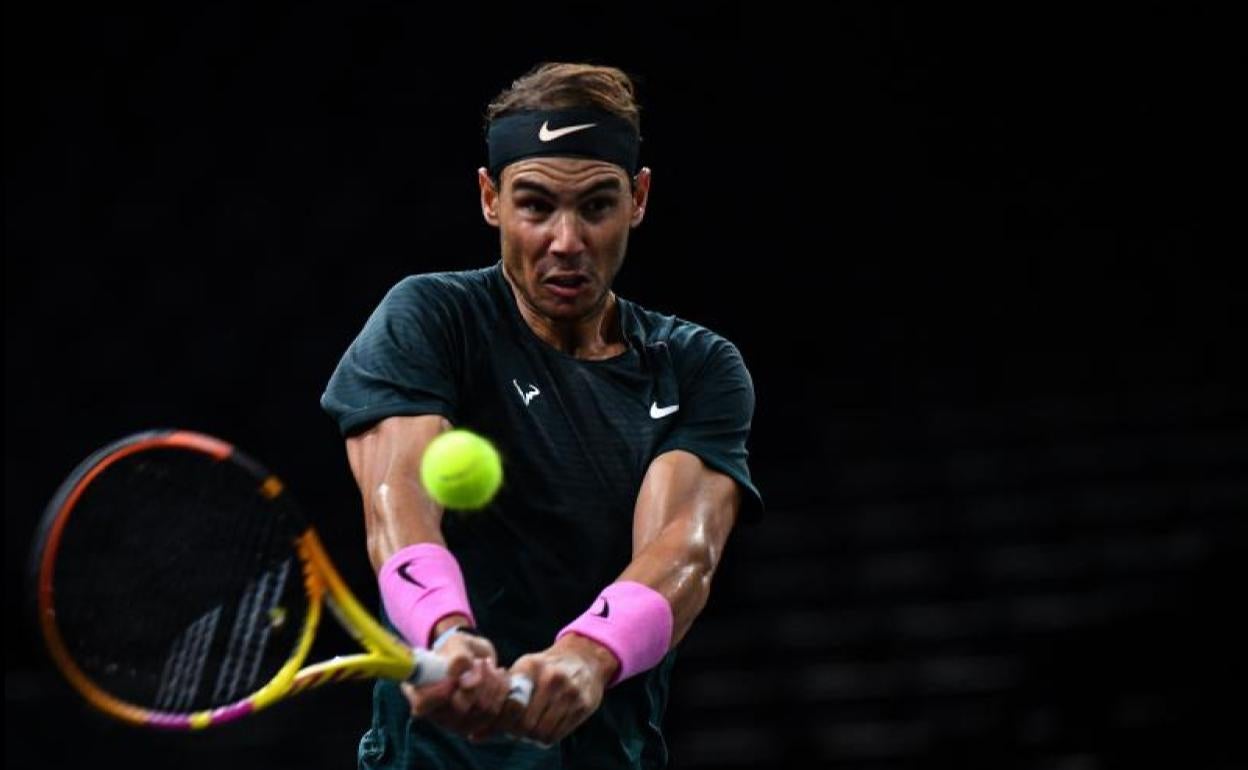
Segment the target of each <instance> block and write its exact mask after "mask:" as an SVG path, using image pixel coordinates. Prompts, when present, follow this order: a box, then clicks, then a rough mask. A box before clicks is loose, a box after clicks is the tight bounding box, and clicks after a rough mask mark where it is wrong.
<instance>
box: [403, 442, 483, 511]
mask: <svg viewBox="0 0 1248 770" xmlns="http://www.w3.org/2000/svg"><path fill="white" fill-rule="evenodd" d="M420 480H421V482H422V483H423V484H424V485H425V489H426V491H428V492H429V496H430V497H432V498H433V499H434V500H435V501H436V502H438V503H440V504H441V505H442V506H444V507H446V508H453V509H455V510H458V511H475V510H477V509H479V508H484V507H485V506H486V505H488V504H489V502H490V501H491V500H493V499H494V495H495V494H497V492H498V488H499V487H500V486H501V485H502V483H503V463H502V460H501V459H499V456H498V450H496V449H495V448H494V445H493V444H491V443H490V442H489V441H486V440H485V439H484V438H482V437H481V436H478V435H477V434H476V433H473V432H472V431H468V430H463V429H458V430H450V431H447V432H446V433H442V434H440V435H439V436H438V437H437V438H435V439H434V440H433V441H430V442H429V446H427V447H426V448H425V454H424V457H422V458H421V459H420Z"/></svg>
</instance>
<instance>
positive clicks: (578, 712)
mask: <svg viewBox="0 0 1248 770" xmlns="http://www.w3.org/2000/svg"><path fill="white" fill-rule="evenodd" d="M588 717H589V712H588V711H586V710H585V709H584V708H583V707H582V706H581V704H580V703H579V702H578V703H577V704H576V705H575V706H574V707H572V708H569V709H568V710H567V712H566V713H565V714H564V717H563V719H562V720H560V721H559V723H558V724H556V725H555V727H554V730H553V731H552V732H551V735H550V743H558V742H559V741H561V740H563V739H564V738H566V737H568V736H569V735H570V734H571V733H572V731H573V730H575V729H576V728H578V727H580V726H581V723H583V722H584V721H585V720H586V719H587V718H588Z"/></svg>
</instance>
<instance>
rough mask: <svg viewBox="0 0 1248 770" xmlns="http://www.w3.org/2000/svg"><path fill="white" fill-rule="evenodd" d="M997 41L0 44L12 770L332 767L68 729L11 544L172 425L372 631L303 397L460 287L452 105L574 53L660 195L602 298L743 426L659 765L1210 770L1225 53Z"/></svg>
mask: <svg viewBox="0 0 1248 770" xmlns="http://www.w3.org/2000/svg"><path fill="white" fill-rule="evenodd" d="M1010 5H1011V8H1012V10H1011V11H1009V12H1008V13H1005V12H1002V11H999V10H998V11H992V12H987V13H985V12H983V11H980V10H975V11H972V10H969V9H961V10H953V11H950V10H948V9H945V8H938V7H935V6H933V5H932V4H918V3H916V4H908V5H893V4H890V5H883V4H873V3H858V4H835V5H833V6H829V7H827V8H825V9H823V10H820V11H815V10H808V11H805V12H802V13H797V12H795V11H791V10H786V9H783V8H780V7H779V6H776V5H775V4H761V5H753V6H750V7H748V8H742V7H736V6H733V5H731V4H726V5H714V6H712V5H707V4H681V5H680V7H679V8H675V7H673V8H660V7H659V6H638V5H636V4H612V5H611V7H596V6H590V5H581V4H572V3H551V4H516V5H512V6H507V7H506V8H505V9H504V8H485V7H478V6H477V5H476V4H465V7H464V8H462V9H458V10H449V11H448V10H445V9H443V10H436V11H434V10H430V9H429V8H426V7H421V6H417V5H415V4H412V5H405V4H342V5H340V6H336V7H329V6H304V5H272V4H264V5H263V6H262V7H254V8H253V7H251V6H250V5H240V6H219V5H213V6H203V7H200V6H191V7H184V6H182V5H177V6H166V7H165V8H164V9H163V10H153V11H149V12H144V13H137V12H136V13H122V12H119V11H114V10H111V9H108V10H104V9H100V8H95V9H91V10H82V9H77V10H73V11H70V10H69V9H67V8H64V9H63V8H59V7H50V6H47V5H35V4H27V5H24V6H22V7H21V9H20V10H15V9H8V10H6V14H5V25H4V26H5V32H4V35H5V106H6V114H7V117H6V141H5V288H4V291H5V295H4V296H5V390H6V398H5V492H4V499H5V512H6V517H5V522H6V523H5V590H6V610H7V611H8V612H7V615H8V618H9V623H8V635H7V638H8V646H7V648H6V658H5V661H6V663H5V739H6V740H5V743H6V748H5V756H6V765H11V766H13V767H35V766H40V767H69V766H78V765H80V764H82V763H85V762H94V761H105V760H107V761H108V762H110V763H116V766H119V767H120V766H125V767H132V768H138V767H167V766H170V765H171V764H173V763H174V762H177V763H179V764H181V765H182V766H184V767H187V768H192V767H221V766H224V765H227V764H229V765H230V766H233V767H236V768H240V770H241V768H252V767H257V768H259V767H327V768H328V767H345V766H353V759H352V757H353V751H354V744H355V741H356V739H357V738H358V735H359V733H360V731H361V729H362V726H363V725H364V723H365V720H366V717H367V712H368V690H367V687H366V686H364V685H354V686H350V685H349V686H343V687H339V688H330V689H328V690H324V691H320V692H317V693H315V694H311V695H308V696H306V697H304V698H302V699H298V700H295V701H292V702H290V703H285V704H282V705H281V706H280V707H279V708H276V709H274V710H273V711H271V712H267V713H265V714H263V715H257V716H256V717H254V718H251V719H249V720H244V721H243V722H240V723H238V724H235V725H230V726H226V727H224V728H221V729H220V730H214V731H211V732H209V733H208V734H206V735H194V736H180V735H179V736H172V735H151V734H148V733H144V732H139V731H135V730H132V729H130V728H126V727H123V726H119V725H115V724H113V723H111V722H109V721H107V720H106V719H104V718H101V717H98V716H96V715H95V714H93V713H90V712H89V711H88V710H87V709H86V708H85V707H84V706H82V705H81V704H80V703H79V702H78V700H77V699H76V698H75V697H74V696H73V694H72V692H71V691H70V690H69V688H68V686H67V685H65V684H64V683H63V682H62V681H61V680H60V679H59V678H58V677H57V676H56V675H55V674H54V672H53V671H52V670H51V667H50V664H49V663H48V661H47V659H46V657H45V656H44V654H43V652H42V649H41V646H40V644H39V642H38V640H37V634H36V632H35V631H34V630H33V628H32V626H31V623H30V620H29V617H28V615H27V614H24V613H25V612H26V610H27V608H26V607H25V604H24V602H25V596H26V592H27V589H26V584H25V583H24V570H25V562H26V557H27V551H28V548H29V543H30V539H31V535H32V533H33V531H34V527H35V525H36V522H37V520H38V517H39V515H40V512H41V509H42V507H43V505H44V504H45V502H46V500H47V499H48V497H49V496H50V495H51V493H52V492H53V491H54V490H55V488H56V485H57V484H58V482H59V481H60V479H61V478H62V477H63V476H64V475H65V474H66V473H67V472H68V471H69V470H70V469H71V468H72V467H73V466H74V465H75V464H76V463H77V462H78V461H79V460H80V459H81V458H82V457H84V456H85V455H86V454H88V453H89V452H91V451H92V450H94V449H95V448H96V447H98V446H99V445H101V444H104V443H106V442H108V441H110V440H112V439H114V438H117V437H119V436H121V435H124V434H126V433H129V432H132V431H135V430H139V429H145V428H152V427H183V428H190V429H196V430H201V431H205V432H208V433H212V434H216V435H220V436H223V437H225V438H227V439H229V440H231V441H233V442H235V443H237V444H238V445H240V446H242V447H244V448H245V449H247V450H248V451H249V452H251V453H252V454H254V455H255V456H257V457H258V458H260V459H262V460H263V461H264V462H266V463H267V464H268V465H270V466H271V467H272V468H273V469H274V470H275V471H277V472H278V473H279V474H281V475H282V476H283V477H284V478H285V479H286V481H287V483H288V485H289V486H290V487H291V488H292V489H293V490H294V491H295V494H296V496H297V497H298V498H299V499H300V500H301V501H302V502H303V504H304V506H305V507H306V508H307V509H308V511H309V513H310V516H311V518H312V519H313V520H314V522H315V524H316V525H317V526H318V528H319V529H320V530H321V531H322V533H323V535H324V536H325V539H326V541H327V542H328V543H329V547H330V550H331V553H332V554H333V557H334V559H335V561H337V562H338V564H339V566H340V567H341V568H342V569H343V571H344V573H345V575H346V577H347V579H348V582H349V583H351V584H352V585H354V586H356V587H357V588H358V589H359V592H360V593H361V595H362V596H364V597H365V598H366V601H369V602H371V601H372V599H371V598H370V597H371V596H372V594H371V593H370V586H371V576H370V573H369V570H368V566H367V563H366V560H365V557H364V549H363V547H362V546H363V540H362V537H363V526H362V520H361V516H360V512H359V504H358V500H357V495H356V492H355V489H354V485H353V483H352V482H351V479H350V476H349V473H348V471H347V467H346V462H345V458H344V455H343V451H342V445H341V441H340V439H339V437H338V436H337V434H336V432H335V430H334V427H333V425H332V424H331V422H330V421H329V419H328V418H326V417H325V416H324V415H323V414H322V413H321V412H320V410H319V408H318V405H317V401H318V398H319V396H320V393H321V390H322V388H323V386H324V383H325V381H326V379H327V377H328V375H329V373H330V372H331V371H332V369H333V367H334V365H335V363H336V362H337V359H338V357H339V356H340V355H341V353H342V351H343V350H344V349H345V347H346V345H347V344H348V343H349V342H350V340H351V339H352V338H353V337H354V335H355V334H356V332H357V331H358V330H359V328H360V326H361V325H362V323H363V321H364V319H365V318H366V317H367V314H368V313H369V312H370V311H371V309H372V308H373V307H374V306H375V304H376V303H377V301H378V300H379V299H380V298H381V296H382V295H383V294H384V292H385V291H386V289H387V288H389V286H390V285H392V284H393V283H394V282H395V281H397V280H398V279H399V278H401V277H402V276H404V275H407V274H410V273H416V272H424V271H431V270H445V269H461V268H469V267H477V266H481V265H485V264H489V263H491V262H492V261H494V260H495V259H496V238H497V236H496V233H495V232H494V231H493V230H491V229H489V228H488V227H487V226H485V225H484V223H483V222H482V221H481V219H480V214H479V208H478V203H477V193H476V187H475V169H476V167H477V166H478V165H480V164H481V163H482V162H483V161H484V144H483V141H482V130H481V129H482V124H481V118H482V113H483V108H484V105H485V104H486V103H487V102H488V101H489V99H490V98H492V97H493V96H494V95H495V94H496V93H497V92H498V91H500V90H501V89H503V88H504V87H506V86H507V85H508V84H509V83H510V82H511V80H512V79H513V78H515V77H517V76H519V75H520V74H522V73H523V72H524V71H526V70H527V69H529V68H530V67H531V66H533V65H534V64H536V63H538V62H540V61H545V60H589V61H594V62H600V63H607V64H614V65H616V66H620V67H622V68H624V69H625V70H627V71H629V72H630V73H633V74H635V75H637V76H639V78H640V90H641V99H642V102H643V106H644V113H643V133H644V136H645V143H644V149H643V161H644V162H645V163H646V165H649V166H651V167H652V168H653V169H654V189H653V193H652V199H651V206H650V211H649V213H648V216H647V220H646V222H645V224H644V225H643V226H642V228H641V229H640V230H638V231H637V232H636V233H635V234H634V237H633V241H632V243H631V245H630V257H629V260H628V261H627V263H626V266H625V269H624V271H623V273H622V274H621V276H620V278H619V280H618V282H617V290H618V291H619V293H620V294H622V295H623V296H626V297H628V298H630V299H633V300H635V301H638V302H640V303H642V304H643V305H646V306H649V307H652V308H655V309H658V310H662V311H665V312H672V313H676V314H679V315H681V316H683V317H686V318H690V319H693V320H695V321H698V322H701V323H703V324H705V325H707V326H710V327H711V328H713V329H715V330H716V331H719V332H720V333H722V334H724V335H725V336H727V337H729V338H730V339H732V340H733V341H734V342H736V343H737V344H738V346H739V347H740V348H741V350H742V352H743V354H744V356H745V358H746V361H747V363H748V365H749V366H750V368H751V372H752V374H753V376H754V379H755V385H756V389H757V393H758V409H757V414H756V421H755V431H754V436H753V439H752V442H751V450H752V467H753V469H754V472H755V474H756V476H757V480H758V482H759V485H760V487H761V488H762V490H763V493H764V496H765V497H766V498H767V500H768V503H769V513H768V516H767V518H766V519H765V520H764V522H763V523H762V524H761V525H759V526H758V527H756V528H752V529H749V530H742V531H740V532H738V533H737V534H736V535H735V536H734V540H733V546H732V547H731V548H730V550H729V554H728V558H727V560H726V563H725V565H724V568H723V574H722V575H721V576H720V578H719V580H718V581H717V591H716V593H715V595H714V596H713V598H712V601H711V604H710V606H709V607H708V609H707V611H706V615H705V617H704V618H703V622H701V623H699V625H698V626H695V630H694V632H693V633H692V634H691V636H690V639H689V641H688V642H687V643H686V645H685V647H686V648H687V650H686V653H685V654H683V655H682V658H683V659H684V662H683V663H682V665H680V666H678V669H677V677H676V680H675V683H674V689H673V702H672V707H671V713H670V718H669V728H670V734H671V743H672V748H673V752H674V766H675V767H682V768H693V767H721V766H742V767H744V766H786V767H788V766H792V767H813V766H836V767H859V766H861V767H873V768H882V767H906V768H910V767H931V766H946V765H948V766H958V767H981V766H982V767H1037V768H1040V767H1044V768H1049V767H1052V768H1058V767H1062V768H1065V767H1077V768H1081V769H1082V768H1111V767H1141V766H1150V765H1151V766H1167V767H1178V766H1183V767H1231V766H1233V763H1234V760H1235V759H1236V758H1242V755H1243V751H1242V748H1241V747H1240V746H1239V745H1238V743H1237V739H1236V738H1235V735H1236V734H1238V733H1239V731H1240V728H1241V725H1240V721H1241V719H1240V718H1242V715H1243V709H1242V706H1238V707H1235V706H1232V705H1230V704H1231V701H1232V699H1233V700H1234V701H1236V702H1238V701H1240V700H1241V699H1242V686H1243V683H1244V678H1245V677H1244V673H1245V672H1244V660H1243V656H1244V653H1243V649H1244V645H1243V641H1244V640H1243V634H1242V631H1238V630H1237V626H1235V625H1234V624H1233V623H1232V620H1233V615H1234V614H1235V613H1238V614H1240V615H1242V610H1243V602H1242V597H1241V592H1242V589H1243V587H1244V584H1245V580H1244V577H1245V576H1244V569H1243V567H1242V561H1240V560H1239V556H1240V555H1241V554H1242V553H1243V546H1244V542H1245V541H1244V537H1243V533H1244V527H1243V516H1244V505H1245V500H1248V483H1246V480H1248V473H1246V469H1248V409H1246V407H1248V404H1246V401H1248V400H1246V399H1245V397H1244V391H1243V384H1244V380H1243V378H1242V377H1241V376H1240V372H1239V369H1240V366H1241V360H1242V357H1243V351H1242V348H1243V347H1244V345H1243V332H1244V304H1243V302H1244V299H1245V293H1244V291H1243V290H1242V285H1241V284H1240V283H1238V282H1237V279H1236V277H1235V276H1236V275H1237V273H1236V272H1235V271H1234V270H1233V267H1234V266H1235V263H1236V262H1238V261H1242V259H1243V255H1244V247H1243V239H1242V238H1241V237H1238V236H1239V234H1238V233H1235V232H1233V230H1234V228H1235V227H1236V226H1239V225H1240V224H1241V223H1242V220H1243V195H1242V190H1241V189H1240V188H1241V187H1242V179H1243V175H1242V153H1241V151H1240V150H1239V146H1240V145H1241V144H1242V128H1243V127H1242V125H1240V124H1238V123H1237V122H1236V120H1235V117H1236V110H1235V107H1236V102H1237V101H1242V94H1240V93H1239V92H1240V91H1242V84H1239V87H1236V85H1235V78H1234V77H1233V74H1232V73H1233V69H1232V64H1233V61H1234V59H1235V57H1234V52H1235V49H1234V47H1233V46H1232V44H1231V41H1230V39H1229V36H1228V35H1226V34H1225V33H1226V32H1227V30H1228V29H1229V21H1228V20H1227V19H1222V18H1219V17H1217V16H1215V15H1213V14H1211V13H1209V12H1206V11H1200V10H1191V9H1187V8H1185V7H1166V6H1154V5H1148V4H1144V5H1139V4H1137V5H1136V6H1133V7H1131V8H1129V9H1123V10H1118V9H1109V8H1107V9H1104V10H1100V11H1090V10H1089V9H1088V8H1087V7H1086V6H1077V7H1070V8H1066V7H1062V6H1055V5H1053V4H1037V5H1031V6H1018V5H1016V4H1010ZM36 9H37V10H36ZM907 619H908V620H907ZM911 621H913V622H911ZM339 641H340V642H341V641H342V640H339ZM1236 714H1237V715H1238V716H1236Z"/></svg>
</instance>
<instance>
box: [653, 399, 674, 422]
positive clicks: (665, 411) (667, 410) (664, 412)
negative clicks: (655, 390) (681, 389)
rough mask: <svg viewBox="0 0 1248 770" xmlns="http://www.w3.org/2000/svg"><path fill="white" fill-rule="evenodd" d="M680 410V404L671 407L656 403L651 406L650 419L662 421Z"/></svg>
mask: <svg viewBox="0 0 1248 770" xmlns="http://www.w3.org/2000/svg"><path fill="white" fill-rule="evenodd" d="M678 409H680V404H672V405H671V406H663V407H661V406H659V402H658V401H655V402H652V403H651V404H650V417H651V418H653V419H655V420H662V419H663V418H664V417H666V416H668V415H669V414H673V413H674V412H676V411H677V410H678Z"/></svg>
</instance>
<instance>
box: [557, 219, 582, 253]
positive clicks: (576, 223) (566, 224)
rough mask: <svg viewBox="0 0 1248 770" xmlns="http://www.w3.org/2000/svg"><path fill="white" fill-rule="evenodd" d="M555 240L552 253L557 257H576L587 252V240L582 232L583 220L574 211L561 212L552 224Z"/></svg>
mask: <svg viewBox="0 0 1248 770" xmlns="http://www.w3.org/2000/svg"><path fill="white" fill-rule="evenodd" d="M551 227H552V228H553V235H554V240H552V241H551V244H550V251H551V253H552V254H556V255H570V256H574V255H577V254H580V253H581V252H582V251H584V250H585V239H584V237H583V234H582V232H581V220H580V217H579V216H577V214H576V212H574V211H561V212H559V213H558V214H556V215H555V217H554V219H553V221H552V222H551Z"/></svg>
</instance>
